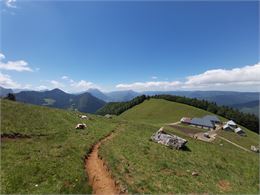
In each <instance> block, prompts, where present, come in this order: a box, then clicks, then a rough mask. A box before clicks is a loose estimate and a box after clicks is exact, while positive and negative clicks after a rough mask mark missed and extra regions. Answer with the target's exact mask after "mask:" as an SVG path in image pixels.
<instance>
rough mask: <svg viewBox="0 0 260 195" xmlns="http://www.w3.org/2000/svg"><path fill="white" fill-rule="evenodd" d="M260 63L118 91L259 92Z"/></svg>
mask: <svg viewBox="0 0 260 195" xmlns="http://www.w3.org/2000/svg"><path fill="white" fill-rule="evenodd" d="M259 75H260V63H258V64H255V65H248V66H244V67H242V68H234V69H230V70H226V69H213V70H208V71H205V72H204V73H201V74H197V75H192V76H188V77H186V78H185V80H184V81H183V82H181V81H171V82H168V81H147V82H135V83H130V84H118V85H116V88H118V89H132V90H137V91H148V90H180V89H189V90H193V89H205V90H216V89H218V90H242V89H246V88H248V89H250V90H256V91H259V90H260V88H259V86H260V76H259Z"/></svg>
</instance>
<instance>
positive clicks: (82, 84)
mask: <svg viewBox="0 0 260 195" xmlns="http://www.w3.org/2000/svg"><path fill="white" fill-rule="evenodd" d="M70 86H71V90H72V91H75V92H79V91H84V90H88V89H90V88H99V87H98V86H97V85H96V84H94V83H92V82H90V81H85V80H80V81H78V82H77V81H73V80H71V83H70Z"/></svg>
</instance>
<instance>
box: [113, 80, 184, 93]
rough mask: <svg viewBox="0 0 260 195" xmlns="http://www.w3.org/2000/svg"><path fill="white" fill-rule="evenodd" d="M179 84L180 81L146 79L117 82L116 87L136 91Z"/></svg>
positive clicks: (172, 87)
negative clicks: (127, 82) (125, 82)
mask: <svg viewBox="0 0 260 195" xmlns="http://www.w3.org/2000/svg"><path fill="white" fill-rule="evenodd" d="M180 85H181V82H180V81H172V82H168V81H148V82H135V83H130V84H118V85H116V88H118V89H132V90H138V91H142V90H143V91H147V90H170V89H174V88H176V87H179V86H180Z"/></svg>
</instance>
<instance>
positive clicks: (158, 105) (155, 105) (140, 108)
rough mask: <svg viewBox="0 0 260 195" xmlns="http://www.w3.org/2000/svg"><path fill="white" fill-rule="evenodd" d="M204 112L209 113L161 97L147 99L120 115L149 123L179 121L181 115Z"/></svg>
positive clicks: (204, 113)
mask: <svg viewBox="0 0 260 195" xmlns="http://www.w3.org/2000/svg"><path fill="white" fill-rule="evenodd" d="M206 114H210V113H209V112H207V111H205V110H201V109H198V108H195V107H192V106H189V105H185V104H181V103H177V102H170V101H167V100H163V99H149V100H146V101H144V102H143V103H142V104H139V105H137V106H135V107H133V108H132V109H130V110H127V111H125V112H124V113H122V114H121V115H120V117H122V118H123V119H127V120H134V121H139V122H145V123H150V124H164V123H173V122H176V121H179V120H180V119H181V118H182V117H201V116H204V115H206Z"/></svg>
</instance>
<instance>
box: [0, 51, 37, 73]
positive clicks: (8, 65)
mask: <svg viewBox="0 0 260 195" xmlns="http://www.w3.org/2000/svg"><path fill="white" fill-rule="evenodd" d="M4 59H5V56H4V54H2V53H0V69H3V70H15V71H18V72H22V71H29V72H33V70H32V69H31V68H30V67H29V66H28V63H27V62H26V61H24V60H18V61H8V62H3V61H2V60H4Z"/></svg>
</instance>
